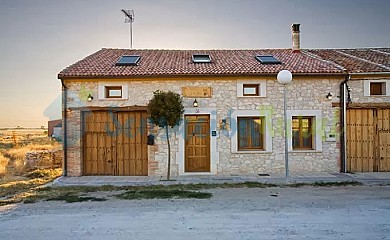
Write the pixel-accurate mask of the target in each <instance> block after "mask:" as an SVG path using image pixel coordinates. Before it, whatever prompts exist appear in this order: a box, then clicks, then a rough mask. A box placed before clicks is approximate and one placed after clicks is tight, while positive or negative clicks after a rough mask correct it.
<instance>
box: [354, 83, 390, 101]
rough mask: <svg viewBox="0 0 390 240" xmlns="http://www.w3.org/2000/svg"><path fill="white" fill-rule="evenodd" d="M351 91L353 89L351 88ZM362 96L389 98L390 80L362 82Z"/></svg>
mask: <svg viewBox="0 0 390 240" xmlns="http://www.w3.org/2000/svg"><path fill="white" fill-rule="evenodd" d="M352 89H354V87H353V86H352ZM363 94H364V96H366V97H370V96H373V97H378V96H390V80H385V79H380V80H379V79H378V80H377V79H375V80H364V81H363Z"/></svg>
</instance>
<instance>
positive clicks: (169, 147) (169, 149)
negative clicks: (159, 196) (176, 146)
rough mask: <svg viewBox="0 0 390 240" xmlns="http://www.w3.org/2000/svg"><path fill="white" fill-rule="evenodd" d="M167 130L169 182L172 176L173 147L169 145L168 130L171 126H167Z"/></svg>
mask: <svg viewBox="0 0 390 240" xmlns="http://www.w3.org/2000/svg"><path fill="white" fill-rule="evenodd" d="M165 128H166V134H167V143H168V173H167V180H168V181H169V180H170V176H171V145H170V143H169V134H168V128H169V126H168V125H167V126H165Z"/></svg>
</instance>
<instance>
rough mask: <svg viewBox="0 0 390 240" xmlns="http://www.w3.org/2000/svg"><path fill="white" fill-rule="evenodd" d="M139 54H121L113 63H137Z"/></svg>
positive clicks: (132, 64) (124, 64)
mask: <svg viewBox="0 0 390 240" xmlns="http://www.w3.org/2000/svg"><path fill="white" fill-rule="evenodd" d="M140 58H141V57H140V56H137V55H128V56H122V57H121V58H120V59H119V60H118V62H116V64H115V65H117V66H134V65H137V63H138V61H139V60H140Z"/></svg>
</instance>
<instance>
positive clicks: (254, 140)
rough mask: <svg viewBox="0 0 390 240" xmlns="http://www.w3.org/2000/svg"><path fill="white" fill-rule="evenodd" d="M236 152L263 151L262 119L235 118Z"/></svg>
mask: <svg viewBox="0 0 390 240" xmlns="http://www.w3.org/2000/svg"><path fill="white" fill-rule="evenodd" d="M237 126H238V127H237V142H238V150H239V151H246V150H264V134H263V133H264V117H238V118H237Z"/></svg>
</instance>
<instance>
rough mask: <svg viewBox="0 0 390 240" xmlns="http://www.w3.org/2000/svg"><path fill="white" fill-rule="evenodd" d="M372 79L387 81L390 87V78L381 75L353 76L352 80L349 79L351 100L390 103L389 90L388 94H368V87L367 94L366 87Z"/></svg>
mask: <svg viewBox="0 0 390 240" xmlns="http://www.w3.org/2000/svg"><path fill="white" fill-rule="evenodd" d="M370 81H380V82H386V85H387V88H388V89H390V78H388V77H387V78H381V77H372V76H371V77H366V78H361V77H355V78H352V79H351V80H350V81H348V86H349V87H350V89H351V92H350V95H351V102H352V103H389V102H390V91H387V94H385V95H383V96H367V95H368V94H367V92H369V90H368V89H366V94H365V88H367V87H368V86H367V85H368V83H369V82H370Z"/></svg>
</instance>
